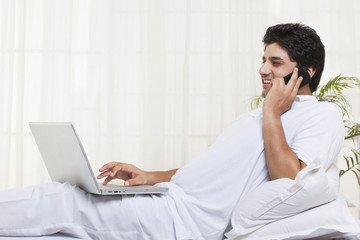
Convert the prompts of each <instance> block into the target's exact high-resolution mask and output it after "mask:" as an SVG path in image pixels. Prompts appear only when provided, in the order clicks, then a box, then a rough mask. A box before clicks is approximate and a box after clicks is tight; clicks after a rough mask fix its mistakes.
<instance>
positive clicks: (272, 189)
mask: <svg viewBox="0 0 360 240" xmlns="http://www.w3.org/2000/svg"><path fill="white" fill-rule="evenodd" d="M338 186H339V177H338V173H337V168H336V167H335V165H332V166H331V168H330V169H329V170H328V171H326V172H325V171H324V170H323V169H322V168H321V167H320V162H319V161H317V160H315V161H313V162H312V163H311V164H309V165H308V166H307V167H306V168H304V169H302V170H301V171H300V172H299V173H298V174H297V176H296V178H295V179H294V180H291V179H289V178H281V179H277V180H274V181H269V182H266V183H264V184H261V185H260V186H259V187H257V188H256V189H255V190H253V191H251V192H249V193H248V194H246V195H245V196H244V197H243V198H242V199H240V200H239V202H238V203H237V205H236V207H235V209H234V211H233V213H232V216H231V224H232V226H233V230H232V231H231V232H232V233H233V234H231V236H247V235H249V234H251V233H252V232H254V231H256V230H258V229H259V228H261V227H263V226H264V225H266V224H269V223H271V222H274V221H276V220H280V219H283V218H287V217H290V216H294V215H296V214H299V213H301V212H303V211H306V210H308V209H311V208H313V207H316V206H319V205H322V204H324V203H327V202H330V201H332V200H335V199H336V198H337V195H338Z"/></svg>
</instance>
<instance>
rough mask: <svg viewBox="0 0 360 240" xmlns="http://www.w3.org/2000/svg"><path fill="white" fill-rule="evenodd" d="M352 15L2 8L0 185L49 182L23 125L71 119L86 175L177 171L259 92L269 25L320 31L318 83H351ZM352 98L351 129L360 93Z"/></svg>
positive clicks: (89, 3) (131, 2)
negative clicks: (322, 63) (340, 78)
mask: <svg viewBox="0 0 360 240" xmlns="http://www.w3.org/2000/svg"><path fill="white" fill-rule="evenodd" d="M359 11H360V3H359V1H356V0H342V1H340V0H332V1H331V0H318V1H295V0H293V1H289V0H151V1H150V0H137V1H136V0H77V1H75V0H1V1H0V26H1V28H0V83H1V84H0V112H1V117H0V189H6V188H12V187H22V186H27V185H33V184H40V183H44V182H47V181H49V177H48V174H47V172H46V169H45V167H44V164H43V162H42V160H41V157H40V154H39V151H38V149H37V147H36V145H35V142H34V140H33V138H32V136H31V133H30V131H29V127H28V122H30V121H62V122H68V121H71V122H73V123H74V125H75V127H76V128H77V130H78V133H79V135H80V138H81V140H82V141H83V143H84V144H85V148H86V151H87V154H88V157H89V160H90V161H91V164H92V165H93V167H94V169H95V170H97V169H98V168H99V167H100V166H101V165H102V164H104V163H106V162H109V161H123V162H129V163H133V164H135V165H137V166H139V167H141V168H144V169H146V170H155V169H156V170H165V169H171V168H176V167H180V166H182V165H184V164H185V163H186V162H188V161H190V160H191V159H192V158H193V157H194V156H196V155H197V154H199V153H200V152H201V151H203V150H204V149H205V148H206V147H207V146H209V144H211V143H212V142H213V140H214V139H215V138H216V136H217V135H218V134H219V133H220V132H221V131H222V130H223V129H224V127H225V126H226V125H228V124H229V123H230V122H231V121H232V120H234V119H235V118H236V117H237V116H238V115H239V114H240V113H243V112H245V111H248V110H249V109H250V101H251V99H252V98H253V97H254V96H256V95H259V94H260V92H261V82H260V78H259V75H258V69H259V67H260V65H261V57H262V54H263V46H262V43H261V40H262V37H263V35H264V32H265V30H266V28H267V27H268V26H270V25H274V24H277V23H283V22H302V23H305V24H308V25H310V26H311V27H313V28H315V29H316V30H317V32H318V33H319V35H320V36H321V38H322V40H323V42H324V44H325V45H326V52H327V62H326V67H325V72H324V74H323V83H324V82H326V81H327V80H328V79H330V78H331V77H333V76H335V75H337V74H339V73H346V74H348V75H352V76H360V68H359V66H360V45H359V43H358V42H359V40H360V24H359V21H358V19H357V15H358V12H359ZM349 96H351V98H352V102H353V115H354V120H357V121H360V104H359V103H360V97H359V90H355V91H349ZM224 174H226V173H224ZM352 181H354V180H352ZM351 194H352V197H353V199H355V201H357V202H360V201H359V192H358V190H357V192H355V193H354V191H351Z"/></svg>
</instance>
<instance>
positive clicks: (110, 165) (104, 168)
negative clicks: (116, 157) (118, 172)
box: [99, 162, 118, 172]
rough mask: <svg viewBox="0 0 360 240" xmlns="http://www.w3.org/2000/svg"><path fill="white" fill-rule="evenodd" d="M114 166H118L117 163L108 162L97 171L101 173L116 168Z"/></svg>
mask: <svg viewBox="0 0 360 240" xmlns="http://www.w3.org/2000/svg"><path fill="white" fill-rule="evenodd" d="M116 164H118V162H109V163H107V164H105V165H104V166H102V167H101V168H100V169H99V171H100V172H103V171H105V170H107V169H110V168H113V167H114V166H116Z"/></svg>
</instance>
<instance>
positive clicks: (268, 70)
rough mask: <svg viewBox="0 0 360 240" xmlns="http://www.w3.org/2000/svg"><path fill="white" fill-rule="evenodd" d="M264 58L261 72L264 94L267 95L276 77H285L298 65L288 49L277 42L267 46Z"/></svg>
mask: <svg viewBox="0 0 360 240" xmlns="http://www.w3.org/2000/svg"><path fill="white" fill-rule="evenodd" d="M262 59H263V64H262V66H261V67H260V69H259V73H260V76H261V79H262V84H263V92H262V96H263V97H266V95H267V93H268V92H269V90H270V88H271V81H272V80H273V79H274V78H278V77H285V76H286V75H288V74H289V73H291V72H292V71H293V70H294V68H295V67H296V62H293V61H291V60H290V57H289V55H288V54H287V52H286V50H285V49H283V48H282V47H280V46H279V45H278V44H277V43H272V44H269V45H267V46H266V49H265V52H264V56H263V58H262Z"/></svg>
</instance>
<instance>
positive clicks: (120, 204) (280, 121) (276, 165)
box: [0, 24, 344, 239]
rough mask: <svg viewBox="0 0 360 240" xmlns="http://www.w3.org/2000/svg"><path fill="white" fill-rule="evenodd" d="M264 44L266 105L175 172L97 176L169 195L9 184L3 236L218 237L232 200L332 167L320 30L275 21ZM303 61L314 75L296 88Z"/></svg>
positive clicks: (104, 171)
mask: <svg viewBox="0 0 360 240" xmlns="http://www.w3.org/2000/svg"><path fill="white" fill-rule="evenodd" d="M263 42H264V45H265V49H264V55H263V58H262V61H263V64H262V66H261V68H260V70H259V73H260V75H261V81H262V84H263V92H262V95H263V96H264V97H265V101H264V104H263V107H262V108H260V109H256V110H254V111H251V112H249V113H245V114H242V115H241V116H240V117H239V118H237V119H236V120H235V121H234V122H233V123H232V124H231V125H230V126H229V127H227V128H226V129H225V130H224V132H223V133H222V134H220V136H219V137H218V138H217V140H216V141H215V142H214V143H213V144H212V145H211V146H210V147H209V148H208V149H206V150H205V151H204V152H203V153H202V154H200V155H199V156H198V157H196V158H195V159H193V160H192V161H191V162H190V163H188V164H187V165H185V166H183V167H181V168H180V169H174V170H170V171H160V172H147V171H143V170H141V169H139V168H137V167H135V166H133V165H131V164H125V163H120V162H111V163H108V164H105V165H104V166H103V167H102V168H101V169H100V172H101V174H100V175H99V176H98V179H103V178H105V180H104V184H105V185H106V184H107V183H108V182H110V181H111V180H113V179H116V178H120V179H123V180H125V185H127V186H132V185H139V184H158V185H161V186H164V187H167V188H169V193H168V194H166V195H151V196H150V195H142V196H136V197H134V196H122V197H103V196H94V195H92V194H89V193H85V192H83V191H82V190H80V189H79V188H77V187H74V186H69V185H68V184H55V183H53V184H48V185H44V186H39V187H34V188H31V189H25V190H23V191H19V190H16V191H10V192H7V193H2V194H0V212H2V213H3V214H5V216H6V217H4V218H0V235H13V236H14V235H18V236H21V235H22V236H24V235H31V236H34V235H46V234H52V233H55V232H65V233H69V234H72V235H75V236H80V237H84V238H86V239H222V238H223V233H224V230H225V229H226V227H227V226H228V223H229V220H230V217H231V214H232V211H233V210H234V208H235V206H236V204H237V203H238V202H239V200H241V199H242V198H243V197H244V196H246V194H248V193H249V192H251V191H252V190H254V189H256V188H257V187H258V186H260V185H261V184H263V183H265V182H268V181H270V180H274V179H278V178H290V179H294V178H295V176H296V175H297V174H298V173H299V172H300V171H301V170H302V169H303V168H305V167H306V166H307V165H309V164H311V163H312V162H313V161H314V160H317V161H320V162H321V168H323V169H324V170H327V169H329V168H330V167H331V166H333V162H334V160H335V158H336V156H337V154H338V153H339V151H340V150H341V147H342V143H343V137H344V128H343V124H342V118H341V115H340V113H339V112H338V110H337V109H336V107H334V106H333V105H331V104H329V103H320V102H317V100H316V98H315V97H314V96H312V92H314V91H315V90H316V88H317V86H318V84H319V81H320V77H321V74H322V71H323V68H324V59H325V51H324V46H323V44H322V43H321V40H320V38H319V36H318V35H317V34H316V32H315V31H314V30H313V29H311V28H309V27H307V26H304V25H301V24H279V25H276V26H273V27H270V28H268V30H267V31H266V34H265V36H264V39H263ZM299 65H301V66H303V67H305V68H306V71H307V72H308V74H309V75H310V77H311V81H310V82H309V83H307V84H305V85H304V86H303V87H301V88H300V84H301V82H302V77H298V69H297V66H299ZM292 72H293V73H292ZM290 73H292V75H291V78H290V80H289V82H288V83H287V84H285V81H284V77H285V76H286V75H288V74H290ZM79 171H81V169H79ZM319 190H320V189H319ZM334 192H336V191H334ZM330 198H331V199H335V198H336V194H334V195H332V196H330ZM331 199H327V200H326V201H330V200H331ZM68 206H71V207H68ZM312 207H313V206H312ZM29 209H31V211H29ZM24 212H26V213H27V214H26V215H25V216H24ZM19 219H20V220H21V221H19Z"/></svg>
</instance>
